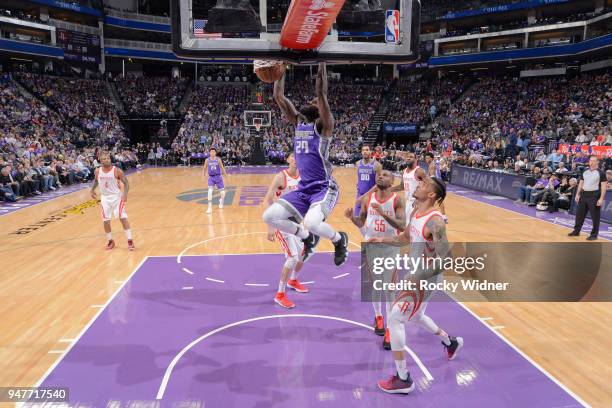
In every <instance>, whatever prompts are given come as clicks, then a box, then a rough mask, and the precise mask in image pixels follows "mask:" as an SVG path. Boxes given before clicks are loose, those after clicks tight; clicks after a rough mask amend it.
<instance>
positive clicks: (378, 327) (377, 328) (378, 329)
mask: <svg viewBox="0 0 612 408" xmlns="http://www.w3.org/2000/svg"><path fill="white" fill-rule="evenodd" d="M374 333H376V335H377V336H384V335H385V319H384V318H383V317H382V316H376V319H374Z"/></svg>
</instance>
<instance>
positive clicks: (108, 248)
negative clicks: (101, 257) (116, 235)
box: [106, 239, 115, 251]
mask: <svg viewBox="0 0 612 408" xmlns="http://www.w3.org/2000/svg"><path fill="white" fill-rule="evenodd" d="M114 247H115V241H114V240H112V239H111V240H110V241H108V244H106V250H107V251H108V250H111V249H113V248H114Z"/></svg>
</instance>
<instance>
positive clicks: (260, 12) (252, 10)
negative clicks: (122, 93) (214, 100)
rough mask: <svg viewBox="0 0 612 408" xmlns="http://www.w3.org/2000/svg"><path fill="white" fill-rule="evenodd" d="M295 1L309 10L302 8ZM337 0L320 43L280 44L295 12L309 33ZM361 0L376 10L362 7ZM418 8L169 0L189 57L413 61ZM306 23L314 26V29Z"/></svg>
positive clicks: (415, 0) (316, 1)
mask: <svg viewBox="0 0 612 408" xmlns="http://www.w3.org/2000/svg"><path fill="white" fill-rule="evenodd" d="M334 2H336V3H334ZM342 3H343V4H342ZM296 4H297V5H298V6H300V7H302V9H301V10H308V14H309V16H306V17H304V15H305V14H304V13H302V11H301V10H300V12H299V14H298V13H297V12H296V10H295V9H296V8H297V7H298V6H296ZM334 4H336V7H341V9H340V11H339V14H338V15H337V16H336V17H335V20H333V21H330V27H331V28H330V30H329V32H327V35H325V34H324V33H323V34H322V35H321V37H322V38H324V39H323V42H322V43H321V44H320V46H318V47H317V48H315V49H298V48H299V47H293V48H289V47H287V46H282V45H281V43H283V44H285V45H286V44H287V41H286V40H287V33H286V31H289V30H290V29H294V30H295V27H289V28H288V26H290V23H293V25H296V21H295V19H296V18H297V17H295V15H296V14H297V15H299V16H300V17H299V18H300V19H301V20H300V22H299V23H298V25H299V24H301V26H299V27H298V30H299V31H298V32H299V33H302V34H303V33H304V32H306V34H311V35H312V33H313V32H314V33H317V30H316V28H317V26H316V25H314V23H316V22H317V21H318V20H317V18H318V17H316V16H319V15H325V14H326V13H325V11H326V7H333V6H334ZM363 4H365V8H366V9H367V8H368V7H371V10H366V11H363V10H361V9H360V7H362V6H363ZM368 4H370V5H372V4H376V5H375V6H368ZM339 5H341V6H339ZM304 7H306V8H304ZM420 9H421V3H420V0H369V1H368V0H171V17H172V43H173V48H174V52H175V54H176V55H177V56H179V57H182V58H190V59H198V58H207V59H208V58H213V59H214V58H219V59H227V58H254V59H280V60H285V61H288V62H292V63H304V64H308V63H316V62H319V61H327V62H332V63H377V64H380V63H411V62H414V61H416V60H417V59H418V51H419V25H420V11H421V10H420ZM310 14H312V16H310ZM292 16H294V17H295V18H293V20H290V18H291V17H292ZM315 17H316V18H315ZM251 20H253V21H251ZM332 22H333V24H332ZM241 24H242V25H241ZM241 27H242V28H241ZM305 27H306V28H305ZM308 27H314V28H311V29H310V30H311V31H310V33H309V32H308V31H304V30H308ZM298 35H299V34H298ZM315 35H317V34H315Z"/></svg>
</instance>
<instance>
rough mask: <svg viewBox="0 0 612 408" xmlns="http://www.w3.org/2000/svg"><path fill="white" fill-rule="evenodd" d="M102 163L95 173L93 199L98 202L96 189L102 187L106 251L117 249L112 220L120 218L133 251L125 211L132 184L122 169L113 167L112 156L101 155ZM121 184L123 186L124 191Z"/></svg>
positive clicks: (101, 202) (101, 198) (92, 189)
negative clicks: (106, 241)
mask: <svg viewBox="0 0 612 408" xmlns="http://www.w3.org/2000/svg"><path fill="white" fill-rule="evenodd" d="M100 163H102V167H98V168H97V169H96V172H95V179H94V183H93V186H92V187H91V197H92V198H93V199H94V200H96V199H97V195H96V187H98V186H100V204H101V205H102V220H103V222H104V232H105V233H106V239H107V240H108V243H107V244H106V249H107V250H110V249H113V248H114V247H115V241H114V240H113V234H112V231H111V219H112V218H119V220H121V225H123V230H124V231H125V236H126V237H127V240H128V249H129V250H130V251H133V250H134V249H135V247H134V241H133V239H132V230H131V229H130V223H129V222H128V219H127V212H126V211H125V203H126V202H127V198H128V191H129V190H130V184H129V183H128V180H127V177H125V174H124V173H123V171H122V170H121V169H118V168H116V167H115V166H113V164H112V162H111V158H110V154H108V153H106V152H104V153H101V154H100ZM119 182H121V184H122V185H123V191H121V187H120V185H119Z"/></svg>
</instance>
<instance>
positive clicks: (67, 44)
mask: <svg viewBox="0 0 612 408" xmlns="http://www.w3.org/2000/svg"><path fill="white" fill-rule="evenodd" d="M57 42H58V44H59V45H61V47H62V48H63V49H64V59H66V60H68V61H77V62H91V63H96V64H100V62H101V59H100V53H101V52H102V49H101V47H100V37H99V36H97V35H94V34H86V33H80V32H78V31H71V30H64V29H62V28H58V29H57Z"/></svg>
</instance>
